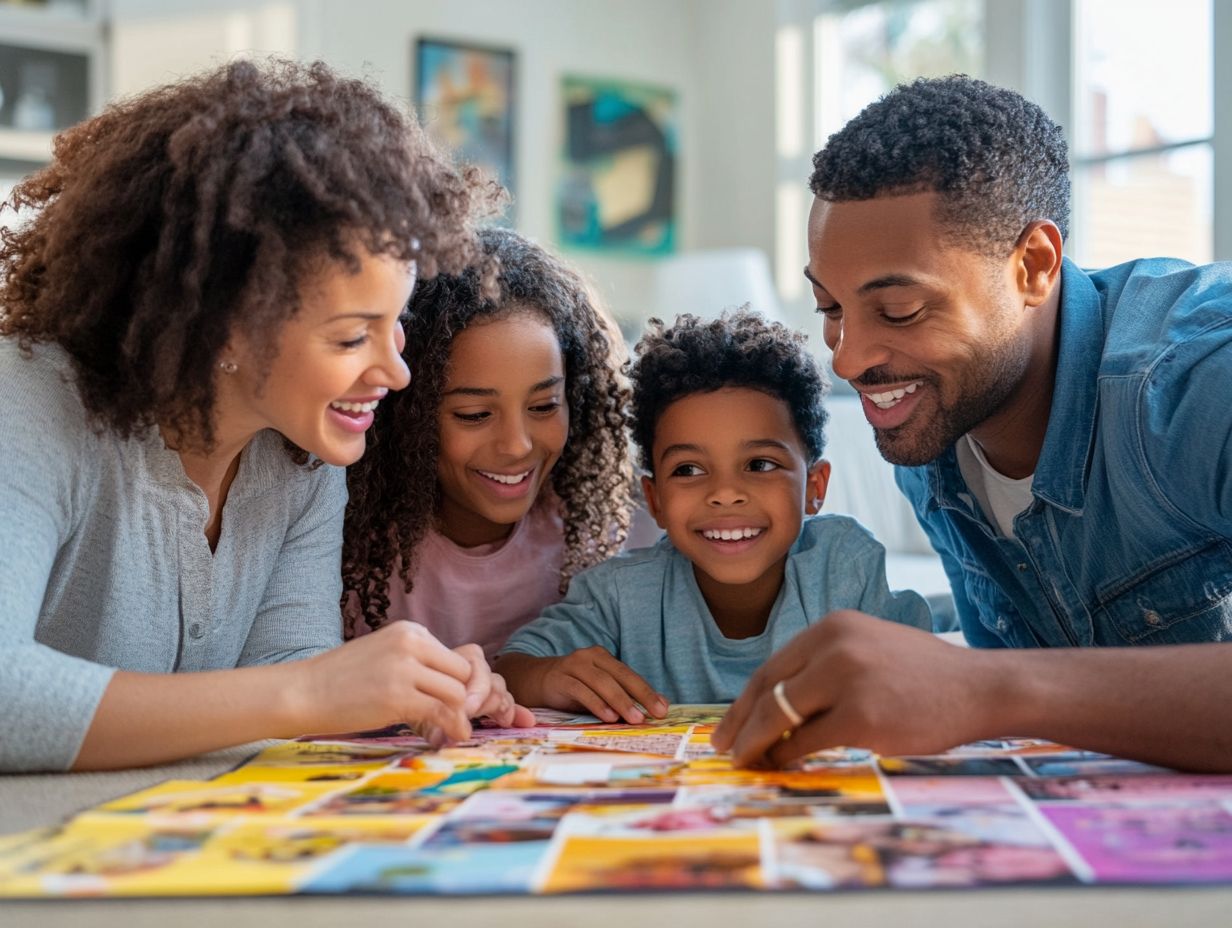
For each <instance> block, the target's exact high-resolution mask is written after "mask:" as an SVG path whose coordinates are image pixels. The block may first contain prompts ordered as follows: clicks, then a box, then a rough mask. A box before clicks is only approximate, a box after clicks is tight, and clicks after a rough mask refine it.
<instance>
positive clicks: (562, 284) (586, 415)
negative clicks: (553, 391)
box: [342, 229, 632, 628]
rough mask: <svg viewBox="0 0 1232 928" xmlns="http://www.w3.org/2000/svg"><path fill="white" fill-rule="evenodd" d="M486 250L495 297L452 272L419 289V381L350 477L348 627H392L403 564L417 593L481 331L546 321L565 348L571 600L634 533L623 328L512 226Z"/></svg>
mask: <svg viewBox="0 0 1232 928" xmlns="http://www.w3.org/2000/svg"><path fill="white" fill-rule="evenodd" d="M479 244H480V247H481V249H482V251H483V253H484V254H485V255H486V256H487V257H488V258H489V259H495V263H496V264H497V265H498V268H499V270H498V271H497V276H496V289H497V291H498V293H497V295H496V297H495V299H491V298H488V297H485V296H484V294H483V292H482V290H481V281H480V276H479V274H478V273H477V272H476V271H475V270H467V271H465V272H463V273H462V274H458V275H442V276H440V277H437V278H436V279H435V280H432V281H428V282H426V283H424V284H421V285H420V286H419V287H417V288H416V290H415V293H414V295H413V296H412V297H411V301H410V304H409V306H408V309H409V317H408V320H407V324H406V350H405V351H404V352H403V357H404V358H405V359H406V362H407V365H408V366H409V367H410V369H411V373H412V378H411V385H410V387H408V388H407V389H406V390H403V391H402V392H401V393H398V394H394V395H391V396H390V397H389V398H387V399H386V400H384V401H382V403H381V405H380V407H379V408H378V410H377V413H376V421H375V423H374V424H373V427H372V430H371V431H370V433H369V434H370V436H371V441H370V444H369V450H368V452H367V453H366V454H365V455H364V456H363V458H361V459H360V460H359V461H358V462H357V463H356V464H354V465H353V466H351V467H350V468H349V469H348V471H347V486H348V488H349V490H350V502H349V503H348V505H347V516H346V526H345V529H344V535H343V551H342V578H343V585H344V587H345V591H346V592H344V594H343V610H344V612H345V613H346V618H347V625H348V627H349V626H350V624H351V623H352V622H354V621H356V620H358V619H359V618H360V617H362V618H363V620H364V621H365V622H366V623H367V625H368V626H369V627H371V628H378V627H380V625H381V624H382V622H383V621H384V618H385V614H386V612H387V611H388V609H389V596H388V584H389V578H390V576H391V574H392V572H393V565H394V562H395V560H398V561H399V562H400V569H399V573H398V575H399V576H400V577H401V579H402V580H403V582H404V583H405V584H406V588H407V589H408V590H409V589H411V588H412V587H413V583H414V581H413V579H412V578H413V577H414V573H415V552H416V549H417V548H418V546H419V543H420V542H421V541H422V540H423V538H424V535H425V534H426V533H427V532H428V530H429V529H430V528H431V527H432V525H433V523H434V521H435V519H436V516H437V512H438V509H439V506H440V484H439V482H438V481H437V480H436V479H435V477H436V471H437V458H438V455H439V454H440V430H439V426H438V423H439V408H440V403H441V389H442V387H443V386H444V383H445V379H446V373H447V368H448V364H449V353H450V347H451V345H452V343H453V340H454V338H455V337H456V336H457V335H458V333H459V332H462V331H464V330H465V329H467V328H469V327H470V326H473V325H479V324H482V323H485V322H491V321H494V320H497V319H502V318H506V317H508V316H511V315H515V314H518V313H523V312H531V313H537V314H539V315H540V316H542V317H543V318H544V319H545V320H546V321H547V322H548V323H549V324H550V325H551V326H552V328H553V329H554V330H555V332H556V338H557V340H558V342H559V343H560V351H561V355H562V357H563V359H564V362H565V393H566V401H567V403H568V407H569V438H568V440H567V441H566V443H565V448H564V451H563V452H562V454H561V456H560V460H558V461H557V462H556V466H555V467H554V468H553V469H552V474H551V486H552V489H553V490H554V491H555V493H556V495H557V497H559V499H560V502H561V507H562V511H563V516H564V523H565V557H564V563H563V565H562V567H561V577H560V590H561V592H562V593H563V592H564V591H565V588H566V587H567V586H568V583H569V580H570V578H571V577H573V575H574V574H576V573H578V572H579V571H580V570H582V569H584V568H586V567H589V566H591V565H593V564H597V563H599V562H600V561H602V560H605V559H606V558H608V557H611V556H612V555H613V554H615V553H616V551H617V550H618V549H619V548H620V546H621V544H622V543H623V542H624V539H625V536H626V535H627V534H628V529H629V517H630V513H631V510H632V500H631V492H630V489H631V468H630V465H629V451H628V439H627V436H626V432H625V419H624V413H625V409H626V407H627V406H628V400H629V389H628V385H627V383H626V382H625V380H624V379H623V377H622V376H621V374H620V371H619V365H618V363H617V362H616V360H615V358H616V351H617V346H616V345H615V344H614V343H613V341H612V338H613V335H612V333H614V332H615V328H614V326H611V325H610V324H608V323H607V322H605V320H604V319H603V317H601V316H600V315H599V313H598V312H597V311H596V310H595V308H594V307H593V306H592V305H591V300H590V296H589V294H588V292H587V289H586V286H585V284H584V283H583V281H582V280H581V279H580V278H579V277H578V276H577V275H576V274H574V273H573V272H572V271H571V270H569V269H568V268H567V267H566V266H565V265H564V264H563V263H562V262H561V261H559V260H558V259H557V258H555V257H553V256H552V255H550V254H548V253H547V252H546V251H544V250H543V249H542V248H540V247H538V246H537V245H534V244H533V243H531V242H529V241H527V240H526V239H524V238H522V237H521V236H519V235H517V234H516V233H514V232H510V231H507V230H503V229H484V230H482V231H481V232H480V233H479ZM413 475H431V476H432V478H433V479H431V480H421V479H411V477H412V476H413ZM356 603H358V606H359V612H358V614H357V613H356Z"/></svg>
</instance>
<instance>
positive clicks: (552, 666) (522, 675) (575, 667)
mask: <svg viewBox="0 0 1232 928" xmlns="http://www.w3.org/2000/svg"><path fill="white" fill-rule="evenodd" d="M497 668H498V669H499V670H500V672H501V673H502V674H504V675H505V677H506V678H507V679H508V680H509V686H510V689H512V690H513V692H514V693H516V694H517V696H518V697H519V699H521V700H523V701H524V702H527V703H528V704H531V705H538V706H544V707H547V708H551V709H569V710H573V709H585V710H586V711H587V712H589V713H590V714H591V715H593V716H595V717H596V718H598V719H602V720H603V721H605V722H616V721H619V720H621V719H624V721H626V722H628V723H630V724H631V725H640V724H641V723H642V722H644V721H646V715H647V714H649V715H651V716H652V717H654V718H662V717H663V716H665V715H667V709H668V702H667V700H666V699H665V698H663V697H662V696H661V695H659V694H658V693H656V692H655V691H654V689H653V687H651V685H650V684H649V683H647V682H646V681H645V680H643V679H642V678H641V677H640V676H638V675H637V674H636V673H634V672H633V671H632V670H631V669H630V668H629V667H628V665H626V664H623V663H621V662H620V661H618V660H617V659H616V658H614V657H613V656H612V655H611V653H610V652H609V651H608V650H607V649H606V648H601V647H598V646H597V645H596V646H595V647H590V648H582V649H580V650H577V651H574V652H573V653H572V654H569V655H566V656H565V657H531V656H530V655H528V654H517V653H511V654H505V655H502V656H501V658H500V660H499V661H498V662H497ZM637 703H641V704H642V706H643V707H644V708H645V710H646V711H645V712H643V711H642V710H641V709H639V708H638V706H637Z"/></svg>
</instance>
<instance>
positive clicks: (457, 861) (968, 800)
mask: <svg viewBox="0 0 1232 928" xmlns="http://www.w3.org/2000/svg"><path fill="white" fill-rule="evenodd" d="M724 709H725V707H724V706H678V707H675V708H674V709H673V710H672V712H671V714H670V716H669V717H668V718H667V719H664V720H661V721H656V722H654V723H653V724H646V725H640V726H630V725H611V724H605V723H601V722H599V721H598V720H597V719H595V718H593V717H590V716H581V717H571V716H569V715H567V714H564V713H549V712H540V713H538V714H537V721H538V725H537V726H536V727H534V728H530V729H477V730H476V732H475V735H474V737H473V739H472V740H470V741H467V742H465V743H462V744H455V745H452V746H449V747H446V748H443V749H439V750H435V749H432V748H431V747H430V746H429V745H428V744H427V743H426V742H424V741H423V739H421V738H419V737H418V736H416V735H415V734H414V732H412V731H410V730H408V729H406V728H403V727H401V726H394V727H391V728H388V729H384V730H381V731H378V732H366V733H350V734H341V735H330V736H322V737H316V738H313V739H311V740H301V741H295V742H283V743H279V744H277V745H275V746H273V747H270V748H268V749H266V750H264V751H262V752H261V753H259V754H257V755H256V756H254V757H253V758H251V759H250V760H249V761H248V762H246V763H245V764H243V765H242V766H240V767H238V768H236V769H234V770H232V771H230V772H228V773H225V774H223V775H221V776H218V777H216V778H214V779H212V780H208V781H186V780H173V781H169V782H165V783H162V784H159V785H158V786H155V787H152V788H150V789H146V790H143V791H141V792H138V793H134V794H132V795H129V796H125V797H122V798H119V799H116V800H113V801H110V802H107V803H104V804H102V805H99V806H97V807H95V808H93V809H90V810H88V811H86V812H83V813H81V814H79V815H77V816H75V817H74V818H73V819H71V820H70V821H68V822H66V823H65V824H63V825H61V826H58V827H55V828H49V829H40V830H37V831H32V832H26V833H23V834H17V835H9V836H3V837H0V897H10V898H13V897H39V896H59V897H103V896H212V895H224V896H225V895H283V894H292V893H300V894H312V893H328V894H347V893H390V894H468V895H478V894H501V893H504V894H525V893H576V892H620V891H664V890H690V891H696V890H705V889H722V890H793V891H832V890H853V889H859V890H868V889H883V888H884V889H961V888H971V887H990V886H1017V887H1022V886H1030V885H1062V884H1099V883H1116V884H1188V883H1230V882H1232V776H1219V775H1190V774H1180V773H1175V772H1172V771H1167V770H1162V769H1159V768H1155V767H1150V766H1147V765H1145V764H1139V763H1135V762H1131V761H1126V760H1120V759H1116V758H1111V757H1108V756H1106V755H1102V754H1094V753H1091V752H1086V751H1075V750H1071V749H1069V748H1065V747H1063V746H1059V745H1055V744H1051V743H1047V742H1041V741H1035V740H1029V739H1005V740H998V741H986V742H980V743H977V744H971V745H966V746H964V747H962V748H959V749H956V750H954V751H951V752H949V753H947V754H944V755H938V756H928V757H878V756H876V755H873V754H871V753H870V752H868V751H863V750H856V749H836V750H831V751H823V752H819V753H817V754H814V755H811V756H809V757H807V758H805V759H804V760H802V761H800V762H798V763H797V764H795V765H793V766H792V767H791V768H790V769H784V770H763V769H738V768H734V767H732V765H731V764H730V763H729V762H728V760H727V758H726V757H725V756H723V755H719V754H717V753H715V752H714V751H713V750H712V749H711V747H710V743H709V736H710V732H711V731H712V730H713V728H714V725H715V724H716V723H717V721H718V719H719V718H720V717H721V714H722V712H723V711H724Z"/></svg>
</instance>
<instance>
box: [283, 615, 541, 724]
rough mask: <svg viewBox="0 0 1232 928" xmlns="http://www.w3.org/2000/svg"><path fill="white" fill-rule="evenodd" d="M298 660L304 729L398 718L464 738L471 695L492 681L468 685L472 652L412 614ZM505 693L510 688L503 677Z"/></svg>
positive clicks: (484, 697) (486, 693)
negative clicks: (456, 647)
mask: <svg viewBox="0 0 1232 928" xmlns="http://www.w3.org/2000/svg"><path fill="white" fill-rule="evenodd" d="M481 659H482V655H481ZM295 666H296V665H288V669H290V668H292V667H295ZM299 667H302V672H300V673H298V675H297V676H296V677H295V679H296V680H297V681H298V682H299V684H300V685H299V687H298V693H297V694H295V695H294V696H293V699H294V704H295V705H296V706H297V708H298V715H299V716H300V717H301V718H302V729H303V731H305V732H326V731H362V730H366V729H370V728H383V727H384V726H386V725H392V724H395V723H398V722H401V723H405V724H408V725H411V726H413V727H415V728H417V729H420V730H425V729H436V730H438V731H439V732H441V733H442V735H443V736H444V737H445V738H447V739H449V740H453V741H462V740H465V739H466V738H469V737H470V734H471V723H470V715H471V714H470V713H468V712H467V699H468V696H472V697H478V698H479V699H480V700H481V701H482V702H484V703H485V704H487V703H488V702H490V697H491V696H492V694H493V692H494V689H495V688H494V687H493V685H492V684H491V683H490V682H489V683H487V684H486V685H480V684H478V683H477V684H476V685H475V688H474V689H473V690H468V684H469V683H470V681H471V678H472V676H474V675H475V669H474V666H473V664H472V662H471V661H470V660H469V659H468V657H467V656H466V655H463V654H458V653H456V652H454V651H451V650H449V648H447V647H445V646H444V645H443V644H441V643H440V642H439V641H437V640H436V638H435V637H433V635H432V633H431V632H429V631H428V630H427V629H426V628H424V627H423V626H422V625H417V624H415V623H413V622H392V623H390V624H389V625H387V626H385V627H384V628H380V629H378V630H377V631H375V632H373V633H372V634H370V635H363V636H362V637H360V638H356V639H355V640H353V641H349V642H347V643H346V644H344V645H342V646H341V647H338V648H334V649H333V650H332V651H327V652H326V653H324V654H320V655H317V656H316V657H313V658H309V659H308V660H306V661H304V662H303V663H302V664H301V665H299ZM297 669H298V668H297ZM489 676H490V674H489ZM498 679H499V678H498ZM500 693H502V694H503V695H505V696H506V697H507V696H508V694H507V693H506V692H505V690H504V681H501V685H500ZM498 701H499V699H498ZM515 708H516V707H515ZM509 712H510V713H511V712H513V710H509ZM506 714H509V713H506Z"/></svg>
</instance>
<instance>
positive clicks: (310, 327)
mask: <svg viewBox="0 0 1232 928" xmlns="http://www.w3.org/2000/svg"><path fill="white" fill-rule="evenodd" d="M495 196H496V194H494V193H493V190H492V187H491V185H490V184H488V183H486V182H483V181H482V180H481V179H480V178H479V177H478V176H472V175H470V174H468V173H466V172H460V171H458V170H457V169H455V168H454V167H452V166H451V165H449V164H448V163H446V162H445V161H443V160H441V159H440V158H439V157H438V156H437V155H436V154H435V153H434V152H433V151H432V150H431V149H430V148H429V147H428V145H427V143H426V142H425V140H424V138H423V136H422V134H421V133H420V131H419V130H418V128H417V127H416V126H415V124H414V122H413V120H412V119H410V118H409V116H408V115H406V114H403V113H401V112H400V111H399V110H397V109H395V108H394V107H393V106H391V105H390V104H389V103H386V102H385V101H384V100H383V99H381V97H380V96H379V95H378V94H377V92H376V91H375V90H374V89H373V88H371V87H370V86H368V85H367V84H365V83H363V82H360V81H355V80H348V79H343V78H341V77H339V76H337V75H335V74H334V73H333V72H331V71H330V70H329V69H328V68H326V67H325V66H324V65H319V64H318V65H313V66H311V67H304V66H300V65H296V64H291V63H277V62H275V63H271V64H267V65H256V64H252V63H247V62H238V63H234V64H230V65H227V66H225V67H223V68H221V69H218V70H216V71H213V72H211V73H208V74H205V75H203V76H200V77H197V78H195V79H191V80H187V81H184V82H182V83H178V84H174V85H170V86H167V87H163V88H160V89H156V90H152V91H150V92H147V93H145V94H142V95H140V96H137V97H135V98H133V99H130V100H128V101H126V102H123V103H120V104H118V105H115V106H112V107H110V108H108V109H107V110H106V111H104V112H103V113H102V114H101V115H100V116H98V117H96V118H94V119H91V120H89V121H87V122H85V123H82V124H81V125H79V126H77V127H75V128H73V129H70V130H68V131H66V132H64V133H63V134H61V135H60V136H59V137H58V138H57V140H56V145H55V157H54V160H53V162H52V163H51V165H50V166H48V167H47V168H45V169H43V170H41V171H39V172H38V173H36V174H33V175H31V176H30V177H28V178H27V179H26V180H24V181H23V182H22V183H21V184H20V185H18V187H17V188H16V189H15V190H14V192H13V194H12V196H11V199H10V200H9V202H8V204H7V205H8V206H9V207H11V208H13V209H14V210H23V209H28V210H30V211H31V212H30V214H29V215H30V217H31V218H28V219H26V220H25V221H24V222H22V223H20V224H19V225H17V226H16V227H15V228H11V229H8V230H5V231H4V232H3V233H0V434H3V435H4V449H5V450H4V465H5V466H4V469H3V472H2V473H0V512H3V513H4V515H5V519H4V524H3V527H2V528H0V545H2V546H3V548H4V551H5V555H4V558H3V559H2V560H0V671H2V672H0V705H3V706H4V712H3V713H0V770H6V771H12V770H30V769H64V768H68V767H75V768H78V769H88V768H103V767H120V766H133V765H143V764H151V763H158V762H161V761H166V760H170V759H173V758H177V757H183V756H187V755H191V754H196V753H200V752H202V751H208V750H212V749H215V748H219V747H223V746H225V745H229V744H236V743H242V742H246V741H251V740H253V739H257V738H267V737H285V736H294V735H297V734H300V733H302V732H305V731H339V730H353V729H357V728H373V727H378V726H383V725H387V724H390V723H393V722H410V723H413V724H419V725H421V726H423V727H425V728H430V729H432V733H433V735H434V736H437V737H453V738H463V737H466V736H467V735H469V733H470V723H469V718H471V717H474V716H476V715H481V714H492V715H494V716H495V717H497V718H499V719H503V720H504V721H506V722H513V723H518V722H520V723H522V724H526V723H527V722H526V717H527V715H528V713H526V712H525V710H520V709H519V708H518V707H515V706H514V705H513V703H512V701H511V700H510V698H509V696H508V693H507V692H506V690H505V688H504V684H503V681H501V680H500V679H499V678H498V677H494V676H493V675H492V674H491V673H490V671H488V669H487V666H486V663H485V662H484V660H483V655H482V653H481V652H480V651H479V649H477V648H474V647H473V646H472V647H470V648H464V649H459V650H458V651H452V650H450V649H447V648H445V647H444V646H443V645H441V644H440V643H439V642H437V641H435V640H434V639H432V638H431V636H429V635H428V634H426V633H425V632H423V631H422V630H420V629H416V628H414V627H412V626H410V625H406V624H405V623H404V624H403V626H402V628H401V629H390V630H388V631H387V633H384V634H380V635H374V636H372V640H370V641H368V642H356V643H355V644H352V645H347V646H344V647H336V645H339V644H340V643H341V630H340V621H339V610H338V601H339V596H340V594H341V583H340V579H339V555H340V551H341V535H342V518H343V513H344V509H345V500H346V488H345V476H344V472H343V469H342V468H343V467H344V466H345V465H348V464H351V463H353V462H354V461H356V460H357V459H358V458H359V457H360V455H361V454H362V453H363V451H364V445H365V432H366V430H367V429H368V427H369V426H370V424H371V422H372V418H373V411H374V409H376V408H377V406H378V404H379V403H380V401H381V400H382V399H384V398H385V396H386V395H387V394H388V393H390V391H396V390H399V389H401V388H402V387H404V386H406V383H407V380H408V372H407V369H406V365H405V363H404V362H403V360H402V357H401V355H400V351H401V349H402V345H403V332H402V328H401V325H400V316H401V313H402V311H403V307H404V305H405V303H406V301H407V299H408V297H409V295H410V292H411V289H412V286H413V284H414V281H415V279H416V276H417V275H421V276H430V275H433V274H435V273H437V271H438V269H439V270H445V271H456V270H459V269H461V268H462V267H464V266H467V265H470V264H473V263H474V261H475V260H476V259H478V258H480V257H481V256H479V255H478V254H477V253H476V251H475V246H474V237H473V232H472V231H471V229H470V222H471V218H472V216H473V215H474V214H476V213H477V211H479V210H480V209H481V208H482V207H484V206H485V205H486V204H489V203H490V202H491V201H493V199H494V198H495ZM179 671H196V672H194V673H181V672H179Z"/></svg>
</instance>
